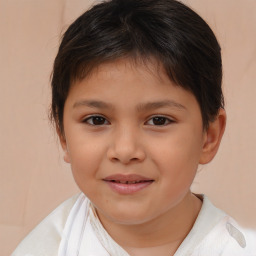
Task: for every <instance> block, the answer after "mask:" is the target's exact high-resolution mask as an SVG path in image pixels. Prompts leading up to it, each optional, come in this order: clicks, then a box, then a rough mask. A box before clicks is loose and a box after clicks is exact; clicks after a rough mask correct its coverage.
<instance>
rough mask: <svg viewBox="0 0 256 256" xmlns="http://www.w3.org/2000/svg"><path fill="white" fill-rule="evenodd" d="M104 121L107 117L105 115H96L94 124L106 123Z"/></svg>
mask: <svg viewBox="0 0 256 256" xmlns="http://www.w3.org/2000/svg"><path fill="white" fill-rule="evenodd" d="M104 122H105V119H104V118H103V117H100V116H96V117H94V118H93V124H94V125H102V124H104Z"/></svg>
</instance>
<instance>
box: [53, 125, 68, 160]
mask: <svg viewBox="0 0 256 256" xmlns="http://www.w3.org/2000/svg"><path fill="white" fill-rule="evenodd" d="M56 131H57V134H58V137H59V140H60V145H61V147H62V149H63V152H64V157H63V158H64V161H65V162H66V163H70V157H69V152H68V146H67V141H66V138H65V134H64V131H63V132H61V131H60V129H59V128H56Z"/></svg>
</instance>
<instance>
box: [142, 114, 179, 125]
mask: <svg viewBox="0 0 256 256" xmlns="http://www.w3.org/2000/svg"><path fill="white" fill-rule="evenodd" d="M173 122H174V121H173V120H171V119H169V118H167V117H164V116H155V117H152V118H151V119H150V120H149V121H148V122H147V124H149V125H156V126H164V125H168V124H170V123H173Z"/></svg>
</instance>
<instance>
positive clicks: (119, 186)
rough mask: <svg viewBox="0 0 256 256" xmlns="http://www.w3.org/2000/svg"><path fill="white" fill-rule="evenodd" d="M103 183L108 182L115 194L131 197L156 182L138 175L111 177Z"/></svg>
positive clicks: (116, 175)
mask: <svg viewBox="0 0 256 256" xmlns="http://www.w3.org/2000/svg"><path fill="white" fill-rule="evenodd" d="M103 181H104V182H106V183H107V184H108V186H109V187H110V188H111V189H112V190H113V191H114V192H117V193H119V194H123V195H129V194H134V193H136V192H139V191H141V190H143V189H145V188H146V187H148V186H149V185H151V184H152V183H153V182H154V180H153V179H150V178H147V177H144V176H141V175H137V174H129V175H124V174H115V175H110V176H108V177H106V178H104V179H103Z"/></svg>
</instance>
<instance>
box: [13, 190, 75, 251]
mask: <svg viewBox="0 0 256 256" xmlns="http://www.w3.org/2000/svg"><path fill="white" fill-rule="evenodd" d="M78 196H79V195H75V196H73V197H71V198H69V199H68V200H66V201H65V202H63V203H62V204H61V205H59V206H58V207H57V208H56V209H55V210H54V211H53V212H51V213H50V214H49V215H48V216H47V217H46V218H45V219H44V220H43V221H42V222H41V223H39V224H38V225H37V226H36V227H35V228H34V229H33V230H32V231H31V232H30V233H29V234H28V235H27V236H26V237H25V239H24V240H23V241H22V242H21V243H20V244H19V246H18V247H17V248H16V250H15V251H14V252H13V254H12V256H53V255H57V254H58V247H59V243H60V241H61V237H62V232H63V229H64V226H65V223H66V220H67V218H68V215H69V212H70V210H71V208H72V207H73V205H74V203H75V202H76V200H77V198H78ZM46 245H47V246H46Z"/></svg>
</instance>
